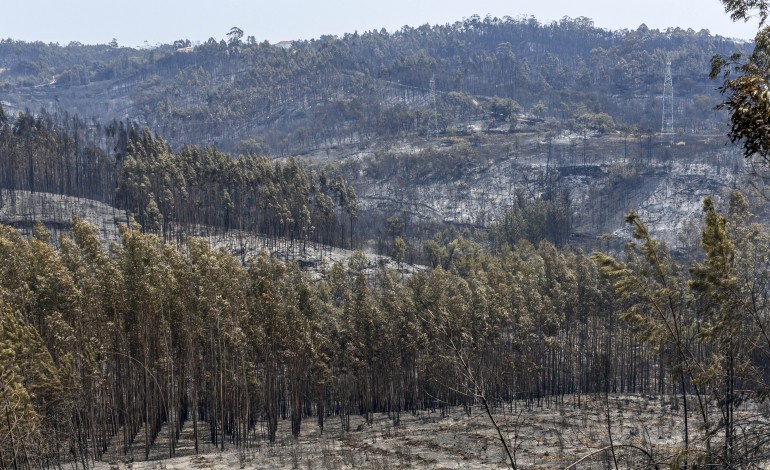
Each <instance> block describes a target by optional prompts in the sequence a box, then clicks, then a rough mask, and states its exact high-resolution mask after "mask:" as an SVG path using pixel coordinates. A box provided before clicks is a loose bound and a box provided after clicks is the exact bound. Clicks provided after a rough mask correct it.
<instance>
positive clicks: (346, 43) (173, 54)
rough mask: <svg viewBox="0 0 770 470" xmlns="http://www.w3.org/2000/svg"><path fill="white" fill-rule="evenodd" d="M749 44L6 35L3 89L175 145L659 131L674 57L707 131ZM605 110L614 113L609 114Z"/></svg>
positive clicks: (661, 37)
mask: <svg viewBox="0 0 770 470" xmlns="http://www.w3.org/2000/svg"><path fill="white" fill-rule="evenodd" d="M744 47H745V44H740V43H736V42H735V41H734V40H730V39H727V38H723V37H720V36H713V35H711V34H709V33H708V32H707V31H700V32H695V31H693V30H682V29H679V28H675V29H668V30H665V31H659V30H650V29H648V28H647V27H645V26H641V27H639V28H638V29H637V30H633V31H630V30H622V31H609V30H605V29H601V28H597V27H595V26H594V25H593V22H592V21H591V20H589V19H586V18H577V19H570V18H564V19H562V20H561V21H559V22H553V23H550V24H542V23H539V22H538V21H537V20H535V19H534V18H526V19H512V18H510V17H505V18H503V19H498V18H491V17H486V18H483V19H482V18H480V17H478V16H473V17H471V18H469V19H467V20H465V21H462V22H456V23H454V24H446V25H435V26H429V25H423V26H420V27H417V28H413V27H406V26H405V27H403V28H402V29H400V30H399V31H394V32H388V31H385V30H382V31H368V32H364V33H363V34H358V33H355V34H346V35H344V36H343V37H336V36H323V37H321V38H320V39H317V40H311V41H295V42H293V43H291V45H289V44H280V45H271V44H269V43H267V42H263V43H256V42H254V41H253V40H247V41H245V42H244V41H242V40H241V39H240V38H238V37H237V36H231V37H230V39H229V41H227V42H226V41H224V40H219V41H218V40H216V39H213V38H212V39H209V40H208V41H206V42H205V43H203V44H199V45H195V46H192V45H191V43H190V41H188V40H179V41H176V42H175V43H174V44H167V45H161V46H158V47H156V48H153V49H131V48H125V47H118V46H117V45H116V44H113V45H100V46H86V45H82V44H78V43H70V44H69V45H66V46H59V45H51V44H49V45H46V44H43V43H40V42H37V43H25V42H19V41H13V40H4V41H2V42H0V90H2V91H3V98H2V100H3V104H4V106H5V108H6V110H7V111H10V112H12V113H15V112H18V111H22V110H24V109H27V108H28V109H30V110H31V111H33V112H37V111H38V110H39V109H40V108H45V109H47V110H48V111H49V112H51V113H57V112H58V113H62V112H66V113H70V114H78V115H80V116H82V117H84V118H96V120H97V121H98V122H101V123H108V122H110V121H112V120H114V119H116V120H130V121H135V122H137V123H139V124H140V125H146V126H149V127H150V128H151V129H152V130H154V131H156V132H158V133H159V134H160V135H162V136H163V137H164V138H165V139H166V140H167V141H169V143H171V145H172V146H173V147H175V148H179V147H181V146H182V145H184V144H209V145H216V146H217V147H218V148H220V149H223V150H227V151H230V152H235V153H248V152H252V153H257V154H265V153H269V154H272V155H289V154H300V153H304V152H307V151H312V150H313V149H319V148H326V147H329V146H333V145H339V144H345V143H359V144H361V143H363V144H365V143H367V142H371V141H373V140H381V139H389V138H397V137H401V136H404V135H411V136H415V135H425V134H428V133H436V132H438V133H447V132H448V133H452V132H457V131H458V130H463V129H465V128H466V127H467V125H468V124H469V123H470V122H471V121H474V120H479V119H482V120H486V121H490V120H492V121H494V120H509V119H510V116H511V115H514V116H516V115H518V116H522V115H523V116H525V117H527V118H528V119H547V120H548V119H550V120H556V121H558V122H559V123H560V125H561V126H562V127H568V126H571V127H581V126H582V127H586V126H589V127H590V126H597V125H601V126H603V127H626V126H636V127H639V128H641V129H649V130H656V129H659V128H660V120H661V109H662V108H661V99H660V97H661V94H662V84H663V78H664V77H663V73H664V68H665V67H664V64H665V60H666V58H667V57H670V58H671V61H672V71H673V75H674V77H673V79H674V93H675V114H676V115H675V126H676V127H677V128H679V129H681V130H682V131H685V132H700V131H704V130H714V129H718V128H720V129H721V119H720V118H719V117H718V115H717V114H715V113H714V112H713V111H712V108H713V106H714V104H715V103H716V101H717V97H716V95H715V88H716V86H717V84H715V83H714V82H711V81H709V80H708V77H707V76H708V70H709V62H710V59H711V57H712V56H713V55H714V54H731V53H733V52H736V51H740V50H742V49H743V48H744ZM431 83H433V87H431ZM431 90H435V92H434V93H432V92H431ZM495 98H499V99H509V100H513V101H514V102H513V103H511V102H508V101H503V102H501V101H500V100H495ZM501 104H502V105H503V106H502V107H501ZM596 116H608V117H609V118H611V119H606V118H605V119H604V121H603V123H602V124H596ZM513 122H514V123H515V120H514V121H513Z"/></svg>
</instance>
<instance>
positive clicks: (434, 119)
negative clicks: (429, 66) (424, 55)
mask: <svg viewBox="0 0 770 470" xmlns="http://www.w3.org/2000/svg"><path fill="white" fill-rule="evenodd" d="M430 105H431V107H432V109H431V111H432V113H431V116H430V133H431V134H432V135H438V111H436V75H435V74H433V75H431V76H430Z"/></svg>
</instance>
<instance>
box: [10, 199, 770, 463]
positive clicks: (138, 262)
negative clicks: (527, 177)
mask: <svg viewBox="0 0 770 470" xmlns="http://www.w3.org/2000/svg"><path fill="white" fill-rule="evenodd" d="M743 201H744V200H743V199H742V198H741V197H740V196H739V195H737V194H736V195H735V196H734V197H733V203H732V208H731V212H730V213H729V217H728V218H727V219H725V218H724V217H722V216H721V215H720V214H719V213H717V212H716V211H715V209H714V206H713V204H712V203H711V202H710V201H708V202H707V203H706V206H705V207H706V223H705V228H704V231H703V246H704V248H705V253H706V256H705V259H704V261H703V262H702V263H700V264H696V265H694V266H693V267H692V269H691V274H690V275H688V274H687V271H684V270H683V269H682V266H679V265H677V263H675V262H674V261H672V259H671V258H670V257H669V256H668V255H667V252H666V250H665V247H664V246H663V245H662V244H660V243H658V242H656V241H655V240H654V239H653V238H651V237H650V236H649V233H648V232H647V231H646V228H645V227H644V225H643V224H642V223H641V222H640V221H639V220H638V218H637V217H636V216H635V215H633V214H632V215H631V216H629V221H630V222H631V223H632V224H633V227H634V230H635V237H636V238H637V239H638V240H639V241H638V243H637V244H631V245H629V251H628V253H627V257H626V258H625V260H624V261H617V260H615V259H612V258H611V257H609V256H607V255H596V256H595V257H596V260H597V261H598V265H597V264H594V262H593V261H591V260H590V259H588V258H587V257H585V256H584V255H583V254H582V253H580V252H575V251H571V250H569V249H565V250H562V251H559V250H557V249H556V248H555V247H554V246H553V245H551V244H549V243H547V242H543V243H541V244H540V245H539V246H534V245H532V244H531V243H529V242H526V241H523V242H520V243H519V244H518V245H516V246H515V247H510V246H508V247H507V248H506V247H505V246H503V247H501V248H500V250H499V253H498V255H496V256H492V255H490V254H489V253H487V252H485V251H484V250H474V249H468V247H471V246H472V244H471V243H470V242H468V241H467V240H465V241H464V240H462V239H459V240H455V241H454V242H453V243H452V257H451V259H449V260H445V261H444V262H442V263H441V264H442V265H443V266H445V267H446V269H443V268H441V267H438V268H436V269H434V270H432V271H429V272H428V271H425V272H420V273H417V274H414V275H413V276H411V277H409V278H405V277H404V276H403V275H402V274H399V273H398V272H394V271H390V270H386V269H383V270H379V271H377V272H376V273H372V271H371V269H370V266H369V265H368V263H367V261H366V258H365V257H363V255H362V254H360V253H359V254H356V255H354V256H353V257H352V258H351V259H350V260H349V262H348V263H347V265H343V264H341V263H337V264H334V265H333V266H330V267H328V269H327V270H325V271H324V272H323V276H322V277H321V279H318V280H313V279H312V278H311V277H310V276H309V275H307V274H306V273H303V272H302V271H300V270H299V269H298V268H297V266H296V265H293V264H284V263H283V262H280V261H277V260H275V259H272V258H270V257H268V256H266V255H262V256H259V257H258V258H256V259H251V260H249V262H248V263H246V265H243V264H242V263H241V262H240V261H239V260H238V259H237V258H235V257H233V256H232V255H230V254H229V253H226V252H224V251H222V250H215V249H212V248H211V247H210V246H209V245H208V244H207V243H206V242H205V241H202V240H200V239H191V240H189V241H188V243H187V244H185V245H176V244H172V243H169V242H164V240H163V239H162V238H161V237H160V236H158V235H154V234H143V233H141V232H139V231H137V230H136V227H125V228H123V230H122V238H121V240H120V242H119V243H114V244H113V245H112V246H111V248H109V249H107V248H105V246H104V244H103V243H102V241H101V240H100V239H99V238H98V235H97V231H96V229H95V228H94V227H93V226H91V225H90V224H88V223H87V222H84V221H81V220H77V219H75V220H74V221H73V228H72V231H71V234H70V235H66V236H61V237H60V239H59V240H58V243H57V244H56V245H57V246H58V248H55V247H54V244H53V243H52V240H50V234H49V233H48V232H47V231H46V230H45V229H44V228H43V227H42V226H38V227H36V229H35V231H34V234H33V236H32V237H30V238H29V239H24V238H23V237H22V236H21V235H19V234H18V233H17V232H16V231H14V230H13V229H11V228H8V227H3V228H2V229H0V267H1V268H0V308H2V313H3V314H2V317H0V318H1V319H2V323H0V326H1V328H0V354H2V355H3V357H4V359H7V360H4V361H3V362H2V364H3V366H2V367H3V368H2V375H1V377H2V384H0V386H1V388H0V398H1V399H2V403H0V407H2V411H3V415H4V416H5V417H8V419H3V420H0V459H2V466H5V467H11V466H16V467H19V466H20V467H37V466H53V465H57V464H58V463H60V462H62V461H63V460H70V461H72V462H73V463H75V462H78V463H80V464H81V465H83V466H88V465H89V463H90V462H92V461H93V460H95V459H99V458H100V457H101V456H102V455H104V453H105V452H110V451H116V452H118V453H121V452H129V451H130V450H131V449H141V450H143V452H144V455H145V456H148V455H149V452H150V448H151V446H152V445H153V442H154V441H155V440H156V439H157V438H158V435H159V433H160V432H161V431H162V432H163V433H164V438H166V442H167V443H168V452H169V455H174V453H175V446H176V443H177V442H178V439H179V437H180V434H181V432H182V430H183V429H186V430H187V431H185V432H190V431H189V430H192V433H193V435H194V439H195V442H196V445H197V444H198V443H199V442H200V440H201V439H203V436H204V435H205V436H207V439H210V440H211V442H212V443H214V444H215V445H217V446H219V447H221V448H225V447H226V446H231V445H233V446H249V445H253V444H254V443H255V442H256V441H258V440H261V439H265V440H267V441H275V440H276V439H277V437H278V436H277V430H278V421H279V420H284V419H285V420H290V422H291V432H292V435H293V436H294V437H298V436H299V435H300V433H301V430H302V429H303V426H307V424H306V423H307V420H308V419H310V418H313V420H314V421H315V423H316V424H315V425H316V426H319V427H321V429H323V426H324V423H325V422H327V421H328V420H329V419H335V420H340V421H341V423H342V427H343V429H346V427H347V426H349V422H350V417H351V416H352V415H361V416H364V417H365V418H366V419H367V420H368V421H371V420H372V417H373V414H374V413H387V414H388V415H389V416H390V417H391V419H392V420H393V422H394V424H396V425H397V424H398V423H399V420H400V416H401V414H402V413H409V412H417V411H420V410H426V409H441V410H442V411H443V410H444V409H445V408H446V407H448V406H452V405H458V404H462V405H466V406H469V405H472V404H474V403H476V402H477V400H483V402H484V404H486V405H487V406H491V407H495V406H498V405H499V404H502V403H506V402H510V401H512V400H521V401H522V403H523V404H525V405H526V406H544V405H546V406H551V405H559V404H561V403H562V401H563V399H564V397H565V396H577V397H580V396H581V395H582V394H589V393H598V392H603V393H611V392H612V393H614V392H619V393H650V394H668V393H678V394H679V395H680V397H681V400H682V404H683V409H684V414H685V418H686V419H685V423H686V424H685V429H684V431H683V445H682V447H681V448H680V449H678V451H677V453H676V454H674V455H671V456H669V457H670V459H671V462H675V461H677V462H680V463H681V462H682V461H685V462H695V461H700V462H707V463H720V464H724V465H739V464H740V465H744V464H750V463H751V462H752V459H758V458H761V456H762V449H763V442H764V440H763V439H764V438H765V436H766V435H767V434H766V431H767V426H766V424H765V423H764V421H762V420H756V419H755V418H754V417H753V416H751V417H748V418H744V416H746V415H745V414H743V413H742V412H741V409H742V408H741V407H742V406H743V405H744V404H745V403H747V402H752V403H756V402H757V401H762V400H764V398H765V397H766V396H767V394H766V390H767V384H768V379H770V368H768V363H767V355H768V354H770V341H769V340H767V338H766V336H767V334H766V332H767V331H768V328H770V325H769V324H768V321H770V311H768V307H769V306H770V305H769V304H768V302H767V298H768V295H767V293H768V292H770V290H769V289H770V275H768V272H770V270H768V262H770V261H768V259H767V253H770V249H768V248H770V236H769V235H768V230H767V228H766V227H764V226H761V225H757V224H753V223H751V221H750V215H749V214H748V212H747V211H746V208H745V204H744V202H743ZM597 266H598V267H597ZM600 272H604V274H606V275H607V276H608V277H609V278H610V279H611V280H612V281H613V283H612V285H614V287H615V290H616V291H617V292H618V295H619V297H616V296H615V294H614V293H613V289H612V286H611V284H610V283H608V282H607V281H606V280H604V278H603V277H602V276H601V275H600ZM618 314H621V315H620V316H619V315H618ZM693 397H694V398H693ZM693 400H694V401H695V404H693V403H692V402H693ZM578 402H579V400H578ZM744 419H746V421H744ZM692 422H698V425H694V424H690V423H692ZM164 425H165V427H164ZM204 429H205V433H204V432H203V431H204Z"/></svg>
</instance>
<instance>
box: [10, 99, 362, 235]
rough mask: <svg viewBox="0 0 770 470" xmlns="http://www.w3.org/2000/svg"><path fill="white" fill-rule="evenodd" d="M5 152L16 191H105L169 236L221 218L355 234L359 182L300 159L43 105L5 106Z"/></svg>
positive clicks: (252, 228)
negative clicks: (103, 121) (228, 149)
mask: <svg viewBox="0 0 770 470" xmlns="http://www.w3.org/2000/svg"><path fill="white" fill-rule="evenodd" d="M0 161H1V162H2V164H1V165H0V182H1V183H0V185H1V186H2V188H3V189H5V190H10V192H9V197H10V198H14V197H15V193H14V191H16V190H23V191H31V192H36V191H37V192H48V193H54V194H64V195H71V196H77V197H85V198H90V199H95V200H99V201H102V202H105V203H107V204H111V205H113V206H115V207H117V208H118V209H122V210H126V211H128V212H130V213H132V214H134V216H135V217H136V219H137V220H138V222H139V223H140V224H141V225H142V227H143V228H144V229H145V230H146V231H150V232H154V233H158V234H161V235H163V236H164V237H165V238H166V239H171V238H176V239H182V238H184V237H185V236H187V235H189V234H190V233H197V232H196V230H200V229H202V228H204V227H215V228H217V229H218V230H221V231H225V232H227V231H230V230H236V229H237V230H239V231H240V232H241V233H243V232H250V233H261V234H265V235H267V236H268V237H269V238H270V239H271V240H276V239H278V238H282V239H285V240H288V242H290V243H294V242H295V241H296V242H305V243H307V242H308V241H314V242H320V243H323V244H326V245H330V246H335V245H336V246H343V245H350V244H351V243H353V238H352V231H353V229H354V227H355V220H356V218H357V211H358V202H357V198H356V194H355V191H354V190H353V189H352V187H351V186H350V185H348V184H346V182H345V181H344V180H343V179H342V178H341V177H336V178H333V177H331V176H327V174H326V173H325V172H324V171H311V170H310V169H308V168H307V167H306V166H305V165H302V164H301V163H300V162H299V161H297V160H296V159H292V158H289V159H288V160H287V161H286V162H285V163H281V162H274V161H272V160H270V159H268V158H266V157H258V156H255V155H250V154H247V155H241V156H239V157H237V158H233V157H231V156H230V155H228V154H225V153H222V152H219V151H217V150H215V149H214V148H212V147H203V148H200V147H184V148H183V149H182V150H180V151H179V152H173V151H172V150H171V148H170V147H169V145H168V144H166V143H165V142H164V141H163V140H162V139H161V138H159V137H157V136H155V135H153V134H151V133H150V132H149V131H148V130H147V129H144V130H140V129H138V128H137V127H136V126H135V125H132V124H128V125H126V124H124V123H122V122H117V121H113V122H112V123H111V124H110V125H108V126H105V127H102V126H101V125H99V124H97V123H95V122H83V121H81V120H80V119H79V118H77V117H74V116H68V115H65V116H52V115H49V114H45V113H44V114H42V115H39V116H35V115H33V114H31V113H20V114H19V115H18V116H17V117H16V118H15V119H10V118H9V117H8V116H6V115H5V114H4V112H3V110H2V107H0ZM1 202H2V203H3V204H11V203H13V201H1ZM38 215H39V216H41V215H42V216H45V214H38Z"/></svg>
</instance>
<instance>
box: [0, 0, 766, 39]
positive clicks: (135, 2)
mask: <svg viewBox="0 0 770 470" xmlns="http://www.w3.org/2000/svg"><path fill="white" fill-rule="evenodd" d="M3 3H4V5H3V8H2V16H3V21H2V22H1V23H0V38H13V39H21V40H26V41H33V40H39V41H44V42H58V43H60V44H62V45H65V44H67V43H69V42H70V41H80V42H82V43H88V44H95V43H108V42H109V41H110V40H112V38H116V39H117V40H118V43H120V44H121V45H126V46H140V45H143V44H144V43H145V41H147V42H148V43H149V44H155V43H160V42H166V43H169V42H173V41H174V40H176V39H190V40H192V41H193V42H195V41H205V40H206V39H208V38H210V37H213V38H216V39H226V35H227V32H228V31H230V28H231V27H233V26H238V27H239V28H241V29H242V30H243V31H244V34H245V36H254V37H255V38H256V39H257V40H258V41H260V42H261V41H264V40H268V41H270V42H277V41H281V40H289V39H310V38H317V37H319V36H321V35H323V34H337V35H341V34H344V33H346V32H350V33H352V32H353V31H358V32H363V31H367V30H371V29H380V28H383V27H384V28H386V29H388V30H389V31H394V30H397V29H399V28H401V27H402V26H404V25H409V26H420V25H422V24H425V23H430V24H437V23H438V24H443V23H453V22H455V21H459V20H462V19H463V18H467V17H469V16H471V15H473V14H479V15H480V16H481V17H482V18H483V17H484V16H485V15H486V14H488V13H489V14H492V15H493V16H497V17H500V18H502V17H503V16H506V15H508V16H511V17H514V18H517V17H519V16H521V15H533V16H535V17H536V18H537V19H538V20H540V22H542V23H545V22H550V21H552V20H558V19H560V18H562V17H564V16H570V17H572V18H576V17H579V16H585V17H588V18H592V19H593V20H594V23H595V24H596V26H599V27H602V28H608V29H619V28H628V29H636V28H637V27H638V26H639V25H640V24H642V23H644V24H646V25H647V26H648V27H650V28H659V29H665V28H666V27H669V26H679V27H681V28H685V29H686V28H692V29H694V30H696V31H698V30H701V29H708V30H710V31H711V33H712V34H721V35H723V36H728V37H736V38H744V39H750V38H753V37H754V32H755V31H756V23H754V24H751V23H750V24H748V25H747V24H744V23H739V24H734V23H732V22H731V21H730V19H729V18H728V17H727V15H725V13H724V10H723V7H722V4H721V3H720V2H719V1H718V0H614V1H610V0H582V1H581V0H539V1H538V0H535V1H532V0H529V1H522V0H463V1H460V0H377V1H369V0H294V1H277V0H272V1H265V0H251V1H247V0H207V1H201V0H189V1H186V2H185V1H180V0H121V1H113V2H110V1H105V0H98V1H97V0H67V1H62V0H21V1H15V0H4V1H3ZM244 39H245V38H244Z"/></svg>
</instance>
